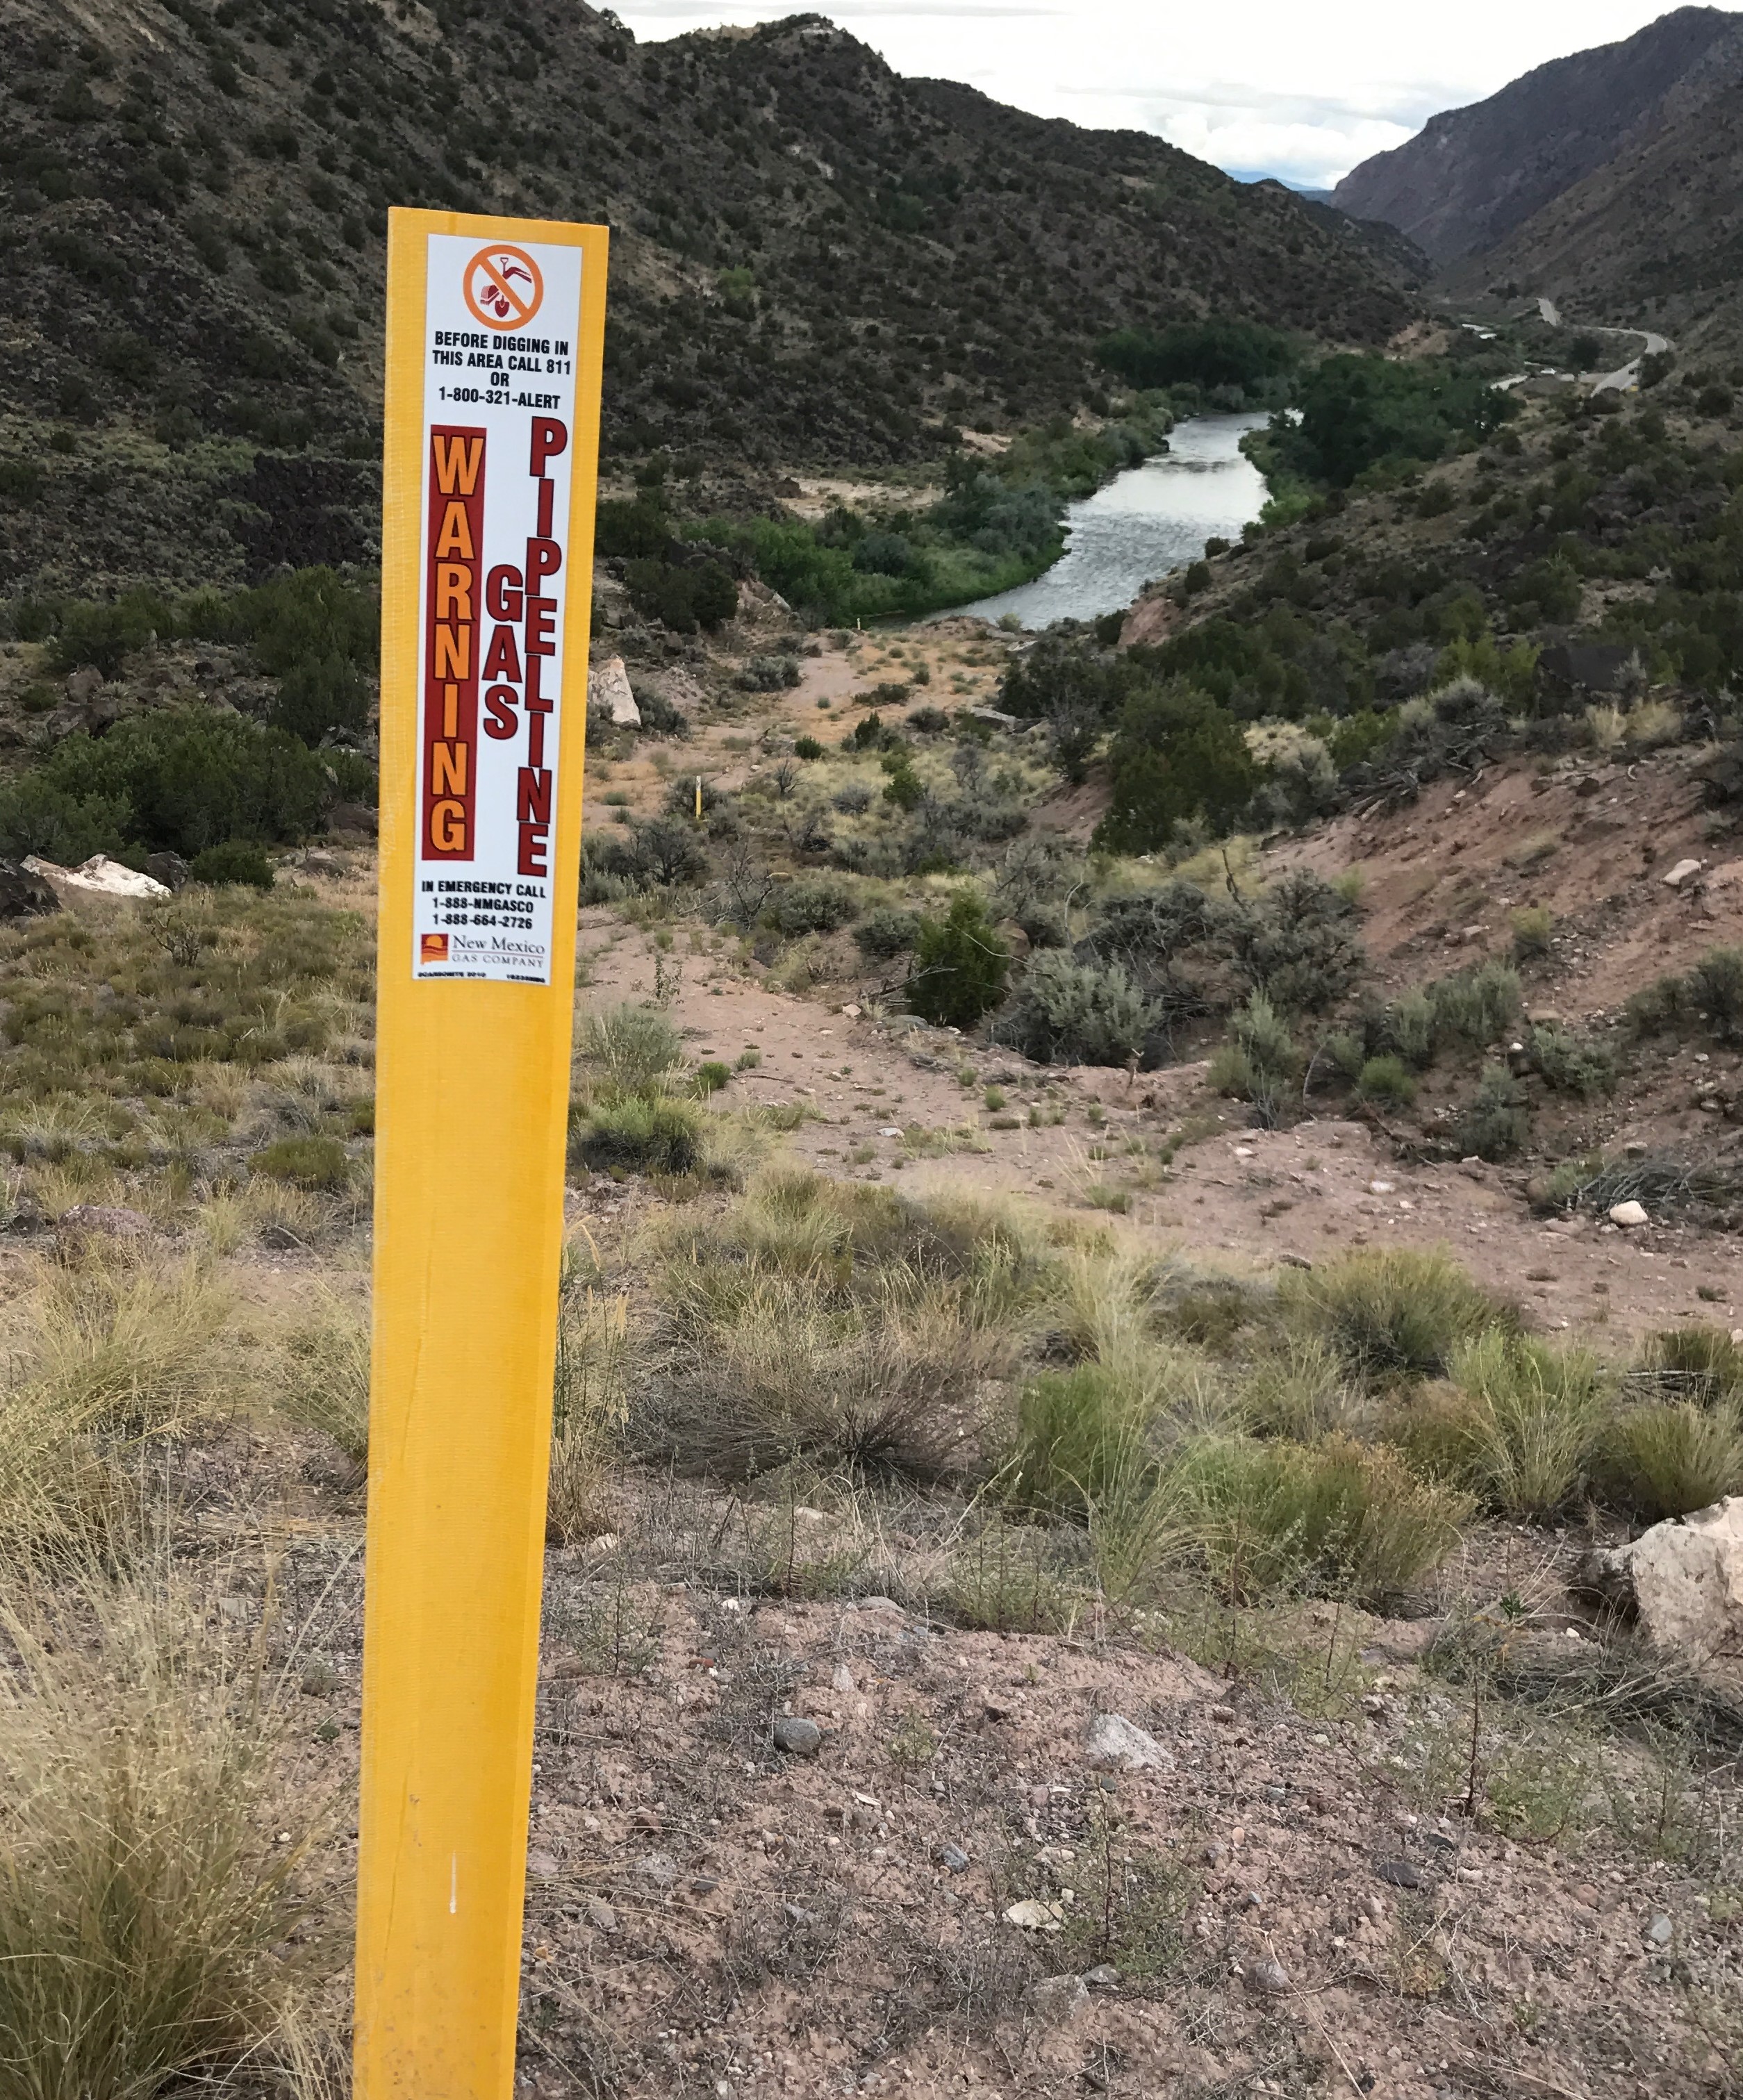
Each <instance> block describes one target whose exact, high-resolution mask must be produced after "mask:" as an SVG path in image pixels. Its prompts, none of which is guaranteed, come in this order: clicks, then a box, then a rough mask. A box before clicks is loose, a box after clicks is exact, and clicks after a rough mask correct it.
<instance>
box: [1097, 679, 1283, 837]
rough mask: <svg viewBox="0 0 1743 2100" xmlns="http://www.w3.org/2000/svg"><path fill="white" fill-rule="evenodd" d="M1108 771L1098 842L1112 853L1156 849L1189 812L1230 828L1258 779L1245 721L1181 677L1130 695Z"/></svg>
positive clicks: (1219, 827) (1215, 825) (1115, 739)
mask: <svg viewBox="0 0 1743 2100" xmlns="http://www.w3.org/2000/svg"><path fill="white" fill-rule="evenodd" d="M1108 771H1109V774H1110V781H1111V784H1112V787H1113V796H1112V799H1111V801H1110V805H1109V808H1108V813H1107V814H1106V815H1105V817H1104V818H1102V819H1101V823H1100V824H1098V825H1097V827H1096V836H1095V843H1096V844H1097V845H1098V846H1101V847H1102V848H1104V849H1106V850H1107V851H1109V852H1110V853H1152V852H1154V850H1155V849H1157V848H1158V846H1163V845H1167V842H1168V840H1169V837H1170V835H1171V834H1172V832H1173V829H1174V827H1175V826H1176V824H1177V823H1180V822H1181V821H1182V820H1183V819H1185V818H1189V817H1201V818H1203V819H1204V821H1205V822H1206V823H1208V824H1211V826H1213V827H1216V829H1218V830H1223V829H1226V827H1228V825H1229V822H1230V820H1231V819H1232V818H1233V817H1234V816H1235V814H1237V812H1238V811H1239V810H1242V809H1243V808H1244V807H1245V806H1246V805H1247V802H1248V801H1251V797H1252V793H1253V790H1254V789H1255V787H1257V786H1258V784H1259V779H1260V773H1259V768H1258V767H1257V765H1255V764H1254V762H1253V758H1252V755H1251V752H1249V751H1248V750H1247V741H1246V739H1245V738H1244V737H1243V736H1242V734H1241V726H1240V724H1239V723H1238V722H1237V721H1235V719H1234V718H1233V716H1232V715H1230V714H1229V713H1227V712H1225V710H1224V709H1223V708H1220V707H1218V706H1217V704H1216V701H1214V700H1213V699H1211V698H1210V696H1209V695H1207V694H1205V693H1202V692H1200V691H1199V690H1198V689H1197V688H1196V687H1195V686H1189V685H1187V684H1185V682H1184V681H1181V680H1179V679H1176V680H1172V681H1171V682H1169V683H1168V684H1167V685H1166V686H1156V687H1152V688H1150V689H1149V690H1146V691H1144V692H1141V693H1138V694H1136V695H1134V697H1133V698H1132V699H1130V700H1128V701H1127V704H1126V708H1125V711H1124V712H1123V714H1122V715H1121V717H1120V721H1119V730H1118V731H1117V732H1116V734H1115V735H1114V743H1113V748H1112V749H1111V751H1110V753H1109V756H1108Z"/></svg>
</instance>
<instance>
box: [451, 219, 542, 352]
mask: <svg viewBox="0 0 1743 2100" xmlns="http://www.w3.org/2000/svg"><path fill="white" fill-rule="evenodd" d="M461 290H462V291H463V292H464V293H465V294H466V305H467V307H468V308H469V309H470V312H471V315H472V318H473V319H474V320H475V321H478V322H480V323H481V324H483V326H484V327H485V328H488V329H494V330H495V331H496V333H497V334H499V335H506V334H509V333H511V332H512V331H513V330H514V329H523V328H525V326H526V325H527V322H528V321H530V320H532V317H533V315H535V314H536V313H537V311H539V307H540V304H541V302H542V301H543V299H544V297H545V273H544V271H542V270H541V269H540V267H539V266H538V264H537V263H536V262H534V261H533V259H532V257H531V256H530V255H529V254H527V251H526V249H524V248H510V246H509V245H508V244H507V243H506V242H505V241H501V240H496V241H492V243H491V245H490V246H489V247H488V248H481V249H479V251H478V253H477V254H476V255H474V257H473V258H472V260H471V261H470V262H469V263H467V265H466V276H465V278H464V279H463V280H461Z"/></svg>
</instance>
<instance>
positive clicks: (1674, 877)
mask: <svg viewBox="0 0 1743 2100" xmlns="http://www.w3.org/2000/svg"><path fill="white" fill-rule="evenodd" d="M1700 872H1701V863H1700V862H1699V861H1697V860H1679V862H1677V864H1676V866H1675V867H1673V868H1672V869H1671V870H1670V873H1669V874H1668V875H1666V876H1664V878H1663V881H1664V885H1665V887H1666V889H1681V888H1682V886H1683V884H1684V883H1685V882H1687V881H1688V878H1689V877H1690V876H1692V875H1698V874H1699V873H1700Z"/></svg>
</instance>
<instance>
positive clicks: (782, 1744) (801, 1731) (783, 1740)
mask: <svg viewBox="0 0 1743 2100" xmlns="http://www.w3.org/2000/svg"><path fill="white" fill-rule="evenodd" d="M774 1747H775V1748H776V1749H778V1750H785V1751H786V1752H787V1754H788V1756H789V1757H795V1758H814V1757H815V1756H816V1755H817V1753H818V1752H819V1750H820V1749H822V1748H823V1730H822V1729H821V1728H819V1727H818V1725H817V1723H815V1722H814V1721H807V1720H805V1719H804V1718H801V1716H800V1715H799V1714H782V1715H781V1716H780V1717H779V1719H778V1720H777V1721H776V1722H775V1724H774Z"/></svg>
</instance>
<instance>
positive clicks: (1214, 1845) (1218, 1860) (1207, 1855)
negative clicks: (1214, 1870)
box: [1199, 1838, 1229, 1867]
mask: <svg viewBox="0 0 1743 2100" xmlns="http://www.w3.org/2000/svg"><path fill="white" fill-rule="evenodd" d="M1199 1856H1200V1858H1202V1860H1203V1861H1204V1864H1206V1866H1207V1867H1220V1866H1221V1864H1222V1863H1223V1862H1224V1860H1226V1859H1227V1858H1228V1856H1229V1847H1228V1846H1226V1845H1225V1844H1224V1843H1223V1842H1222V1840H1221V1839H1220V1838H1212V1839H1211V1842H1210V1843H1209V1844H1208V1845H1207V1846H1205V1848H1204V1850H1203V1851H1202V1853H1201V1854H1200V1855H1199Z"/></svg>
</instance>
